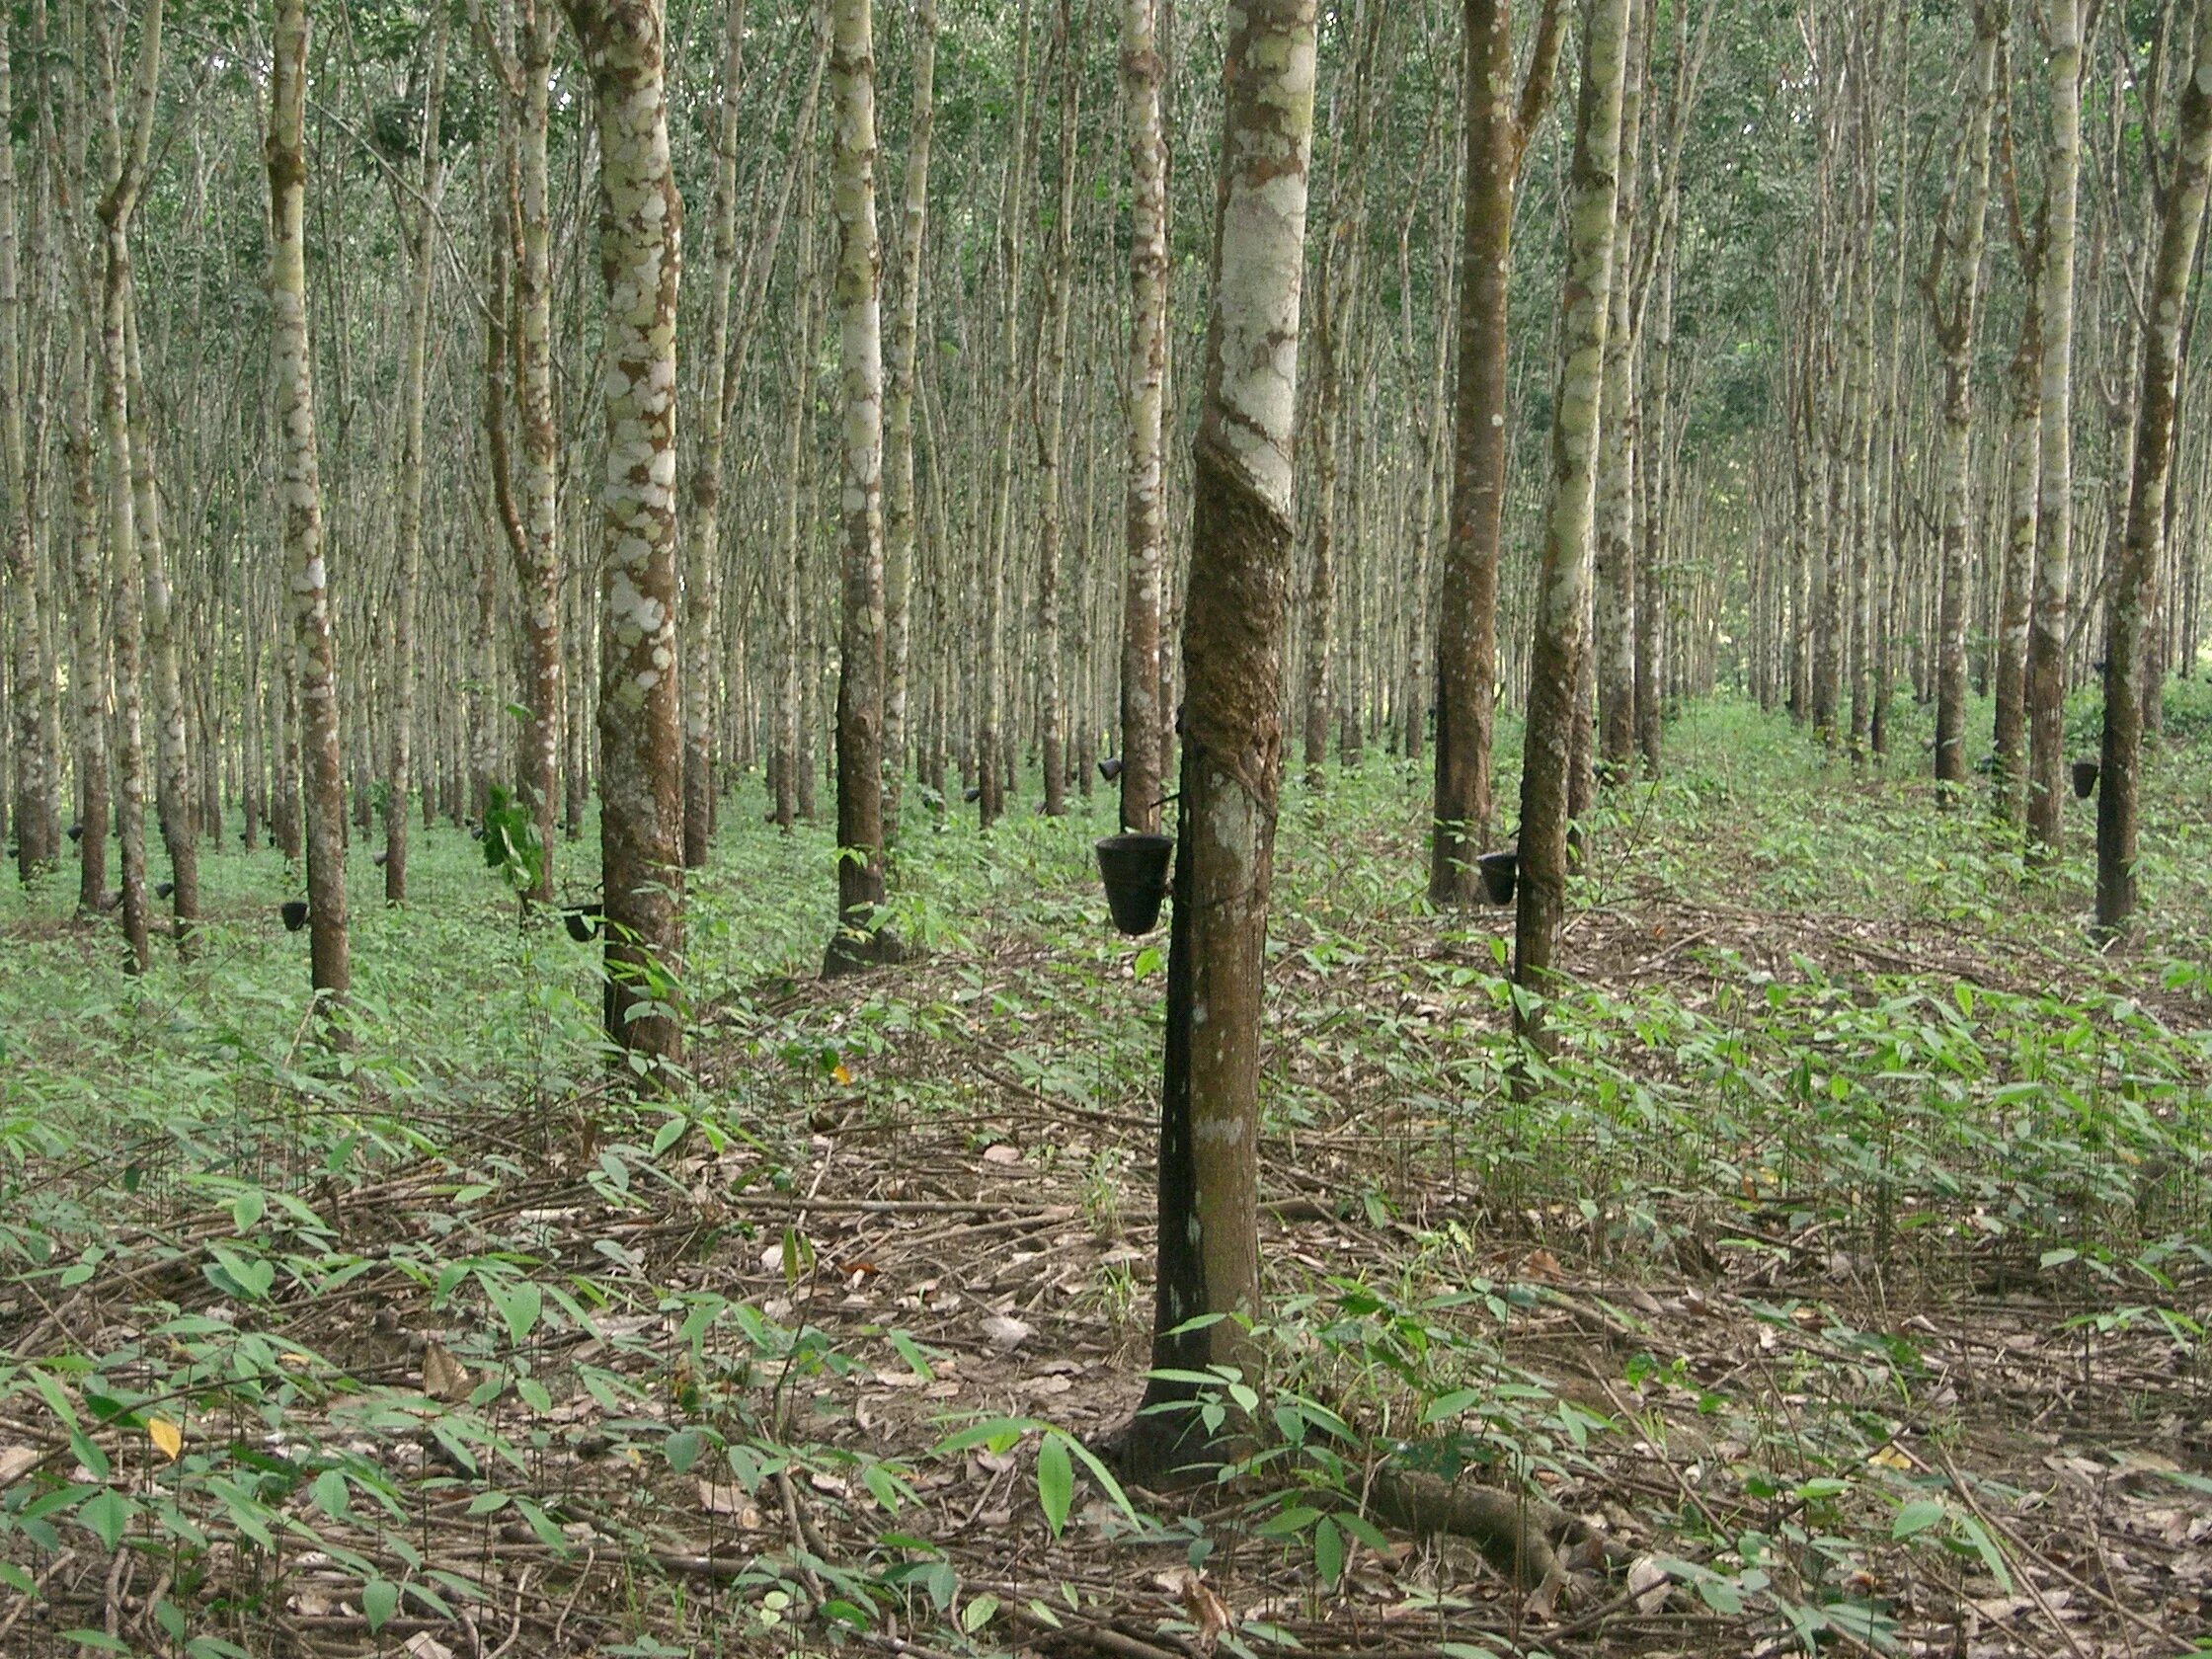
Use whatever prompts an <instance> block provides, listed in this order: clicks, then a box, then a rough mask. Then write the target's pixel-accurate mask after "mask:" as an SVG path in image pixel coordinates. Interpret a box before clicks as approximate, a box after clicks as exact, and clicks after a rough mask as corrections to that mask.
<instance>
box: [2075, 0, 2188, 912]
mask: <svg viewBox="0 0 2212 1659" xmlns="http://www.w3.org/2000/svg"><path fill="white" fill-rule="evenodd" d="M2179 119H2180V127H2179V131H2178V132H2177V133H2176V134H2175V137H2174V147H2173V171H2172V174H2171V176H2170V178H2169V180H2168V183H2167V191H2166V222H2165V225H2164V227H2163V228H2162V230H2161V232H2160V236H2159V249H2158V263H2157V265H2156V266H2155V267H2154V268H2153V275H2152V280H2151V291H2150V307H2149V319H2148V322H2149V326H2148V327H2147V328H2146V329H2145V331H2144V335H2143V379H2142V392H2141V398H2140V405H2139V407H2140V410H2141V414H2140V417H2139V418H2138V420H2137V423H2136V429H2135V471H2134V476H2133V479H2132V481H2131V482H2130V485H2129V489H2128V506H2127V531H2126V536H2125V539H2124V540H2123V541H2122V542H2121V545H2120V553H2119V560H2118V563H2117V566H2116V568H2115V569H2114V571H2113V584H2112V590H2111V593H2110V594H2109V595H2108V597H2107V600H2106V607H2107V608H2106V623H2107V627H2106V635H2105V644H2104V739H2103V746H2102V751H2101V754H2100V756H2099V766H2098V772H2097V792H2096V925H2097V929H2098V931H2099V932H2100V933H2101V934H2103V935H2104V936H2106V937H2107V938H2111V937H2117V936H2118V935H2120V934H2121V933H2122V932H2124V931H2125V930H2127V929H2128V928H2130V927H2131V926H2133V925H2134V924H2135V921H2136V912H2137V909H2138V908H2139V906H2140V904H2141V897H2140V894H2139V892H2138V886H2137V881H2136V837H2137V824H2138V818H2139V816H2140V813H2139V799H2138V797H2139V788H2140V776H2141V773H2140V769H2141V763H2142V752H2143V714H2144V704H2145V702H2146V701H2147V700H2151V699H2155V698H2156V697H2157V696H2158V695H2159V693H2160V690H2161V687H2160V685H2159V684H2158V682H2157V681H2156V680H2155V679H2152V678H2151V677H2150V676H2149V674H2148V673H2147V672H2146V671H2147V669H2148V668H2149V667H2150V664H2151V662H2152V661H2153V659H2154V655H2155V654H2154V653H2153V651H2152V650H2151V648H2150V641H2149V633H2150V629H2151V628H2152V626H2153V625H2154V624H2155V622H2156V619H2157V616H2158V608H2159V605H2158V590H2159V563H2160V560H2161V558H2162V556H2163V554H2164V551H2165V531H2166V518H2167V512H2166V508H2167V486H2168V479H2169V477H2170V475H2171V473H2172V470H2173V430H2174V402H2175V395H2176V389H2177V385H2178V381H2179V377H2180V364H2181V337H2182V308H2183V305H2184V302H2185V301H2186V299H2187V297H2188V287H2189V272H2190V268H2191V266H2192V265H2193V264H2194V263H2195V261H2196V247H2197V239H2198V235H2199V231H2200V228H2201V226H2202V224H2203V220H2204V203H2205V194H2206V180H2207V175H2208V174H2212V5H2199V6H2198V8H2197V30H2196V47H2195V51H2194V53H2193V55H2192V60H2191V65H2190V69H2189V73H2188V75H2187V76H2186V78H2185V79H2184V81H2183V83H2182V89H2181V108H2180V115H2179Z"/></svg>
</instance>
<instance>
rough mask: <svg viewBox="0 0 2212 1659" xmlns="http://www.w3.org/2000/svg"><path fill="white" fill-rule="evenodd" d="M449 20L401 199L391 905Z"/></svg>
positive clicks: (409, 785)
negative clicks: (409, 184)
mask: <svg viewBox="0 0 2212 1659" xmlns="http://www.w3.org/2000/svg"><path fill="white" fill-rule="evenodd" d="M446 20H447V11H446V8H444V7H440V8H438V13H437V23H436V26H435V28H434V29H433V30H432V32H431V66H430V76H429V84H428V86H427V88H426V89H425V91H424V95H423V124H422V130H421V134H420V137H419V140H418V147H419V149H420V152H421V164H420V166H419V168H418V171H417V176H416V178H415V180H414V187H415V199H414V200H413V201H409V200H406V199H404V198H403V199H401V200H400V201H399V203H398V209H399V214H400V225H401V235H402V237H403V239H404V241H405V242H406V252H407V276H408V285H407V335H406V339H405V341H404V343H403V345H402V346H401V349H400V354H401V364H402V370H401V390H400V398H401V406H400V461H399V524H398V536H399V558H398V575H397V579H396V591H395V592H394V593H393V595H392V680H391V702H390V708H389V710H388V715H389V719H390V721H391V731H390V734H389V744H390V747H389V749H388V751H387V752H386V761H385V769H384V787H385V801H384V902H385V903H386V904H389V905H399V904H404V903H406V900H407V807H408V801H409V798H410V792H411V791H412V790H413V788H414V784H415V776H414V773H415V754H414V741H415V684H416V679H417V677H418V673H419V670H418V665H417V663H416V657H417V650H416V644H415V634H416V622H417V616H416V613H417V611H418V610H419V608H420V606H421V599H420V597H419V594H418V590H419V589H420V588H421V587H422V580H423V404H424V401H425V399H426V397H427V395H428V385H427V383H428V380H429V369H430V335H431V297H432V294H433V291H434V289H435V281H434V278H435V276H436V273H437V268H436V265H435V242H434V241H433V234H434V231H435V220H436V217H437V208H438V201H439V199H440V197H442V196H443V193H444V188H445V168H444V163H443V161H442V159H441V156H440V153H439V131H438V128H439V122H440V118H441V117H442V113H443V109H444V103H445V32H446V28H447V21H446Z"/></svg>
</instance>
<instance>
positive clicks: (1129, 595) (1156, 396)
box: [1121, 0, 1167, 833]
mask: <svg viewBox="0 0 2212 1659" xmlns="http://www.w3.org/2000/svg"><path fill="white" fill-rule="evenodd" d="M1157 26H1158V0H1123V4H1122V107H1123V111H1124V114H1125V118H1126V120H1127V124H1128V129H1129V163H1130V181H1131V184H1130V204H1129V220H1130V230H1129V288H1130V307H1129V371H1128V373H1129V379H1128V404H1127V439H1128V459H1129V471H1128V477H1127V481H1126V484H1125V487H1124V493H1123V507H1122V515H1123V531H1124V536H1125V540H1126V544H1127V559H1126V564H1125V567H1124V572H1123V599H1122V637H1121V652H1122V669H1121V750H1122V775H1121V822H1122V828H1123V829H1125V830H1139V831H1142V832H1145V833H1153V832H1156V831H1157V830H1158V829H1159V822H1160V797H1161V796H1162V795H1164V794H1165V793H1166V788H1165V785H1164V783H1163V780H1162V772H1161V764H1160V719H1161V715H1160V686H1159V651H1160V571H1161V566H1162V563H1163V562H1164V560H1165V557H1166V549H1167V516H1166V504H1165V502H1164V501H1163V499H1162V494H1163V491H1164V489H1165V486H1166V473H1165V460H1166V456H1165V444H1164V441H1163V437H1162V427H1163V421H1164V415H1163V400H1164V396H1165V389H1166V380H1167V174H1166V168H1167V156H1166V144H1165V141H1164V139H1163V137H1162V135H1161V126H1160V82H1161V75H1162V66H1161V62H1160V54H1159V44H1158V38H1157Z"/></svg>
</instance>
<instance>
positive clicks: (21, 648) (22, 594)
mask: <svg viewBox="0 0 2212 1659" xmlns="http://www.w3.org/2000/svg"><path fill="white" fill-rule="evenodd" d="M11 33H12V31H11V30H8V29H0V110H13V109H14V108H15V73H14V65H13V60H12V57H11V54H10V49H9V36H10V35H11ZM20 280H21V277H20V264H19V261H18V258H17V252H16V152H15V144H14V142H13V141H12V140H11V141H9V142H7V143H0V469H4V470H0V487H5V489H6V490H7V493H8V516H7V520H6V523H5V525H4V526H0V534H4V535H5V536H6V538H7V541H6V546H5V549H4V550H0V556H4V557H5V560H6V573H7V582H8V617H9V621H10V624H11V626H12V627H13V629H14V641H13V661H12V662H11V663H10V665H9V678H10V683H11V689H12V691H13V696H14V700H13V702H12V703H11V704H10V708H9V712H10V714H11V715H12V716H13V718H14V727H13V730H12V731H11V732H10V734H9V741H10V745H11V747H12V749H13V751H14V752H13V756H12V758H13V760H14V762H15V774H14V777H13V779H12V780H11V781H12V782H13V785H14V810H13V812H12V814H11V815H10V824H11V826H12V827H13V829H14V830H15V835H16V872H17V874H18V876H19V877H20V878H21V879H22V880H23V881H24V882H26V883H29V882H30V881H31V879H32V878H33V877H34V876H36V875H38V874H39V873H40V871H42V870H44V869H45V868H46V867H47V866H48V865H49V864H51V863H52V862H53V860H54V856H55V854H56V853H57V852H59V850H60V848H59V847H58V846H57V845H56V844H55V842H56V833H55V831H56V826H55V824H54V815H53V809H52V804H51V803H52V799H53V789H54V762H55V758H56V756H55V755H54V754H53V753H52V752H51V751H49V750H48V749H47V746H46V732H45V710H46V705H47V703H48V701H49V700H50V697H51V692H52V686H53V672H52V670H51V669H50V668H49V667H48V666H47V660H46V654H45V636H46V625H45V620H44V616H43V611H44V608H45V607H44V606H43V605H42V604H41V603H40V599H41V597H42V595H41V594H40V585H39V568H38V554H37V545H36V543H35V541H34V540H33V533H32V525H33V521H34V515H35V512H36V503H35V502H34V501H33V499H32V491H33V489H34V488H35V487H36V482H37V481H36V476H35V473H34V470H33V468H32V466H31V464H30V457H29V450H28V443H27V439H26V435H25V423H24V414H25V406H26V403H27V401H28V398H29V393H30V388H29V387H28V386H27V385H26V384H25V381H24V374H23V300H22V292H21V287H20Z"/></svg>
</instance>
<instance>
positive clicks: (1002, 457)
mask: <svg viewBox="0 0 2212 1659" xmlns="http://www.w3.org/2000/svg"><path fill="white" fill-rule="evenodd" d="M1029 78H1030V0H1021V45H1020V48H1019V51H1018V54H1017V57H1016V64H1015V71H1014V130H1013V138H1012V142H1011V145H1010V147H1009V148H1008V150H1007V155H1006V179H1005V193H1004V196H1003V198H1002V201H1001V205H1000V211H999V230H998V242H999V276H1000V280H1001V282H1002V284H1003V288H1002V291H1001V293H1000V295H999V307H1000V309H999V333H998V366H999V370H1000V372H1001V373H1002V374H1003V375H1004V376H1005V395H1006V406H1005V410H1004V412H1003V414H1002V415H1001V417H1000V420H999V428H998V435H997V442H996V446H995V447H994V448H993V450H992V451H991V487H990V501H991V514H990V517H991V522H990V528H989V529H988V531H987V532H986V540H985V547H984V662H983V678H984V683H983V698H984V708H983V722H982V727H981V730H980V731H979V732H978V734H977V741H978V743H979V745H980V747H981V749H982V751H983V764H982V767H981V773H982V776H981V778H980V779H979V781H980V782H981V784H982V786H983V793H982V795H981V796H979V797H978V818H979V820H980V822H981V823H982V825H983V827H984V828H985V829H986V830H988V829H989V828H990V827H991V826H992V825H993V824H996V823H997V822H998V820H999V818H1000V817H1001V816H1003V814H1004V813H1005V811H1006V789H1005V785H1006V774H1005V773H1004V772H1002V771H1001V770H1000V769H999V764H998V756H999V750H1000V749H1001V747H1002V746H1003V743H1004V734H1005V723H1006V689H1007V687H1006V678H1007V674H1006V553H1007V549H1008V547H1009V546H1010V545H1011V543H1012V541H1013V534H1014V526H1013V516H1014V423H1015V421H1016V419H1017V417H1018V415H1019V412H1020V409H1021V321H1022V315H1021V310H1022V291H1021V280H1022V251H1023V249H1024V247H1025V246H1026V245H1027V231H1028V225H1029V198H1028V191H1027V189H1026V185H1027V181H1028V154H1029V106H1030V86H1029Z"/></svg>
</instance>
